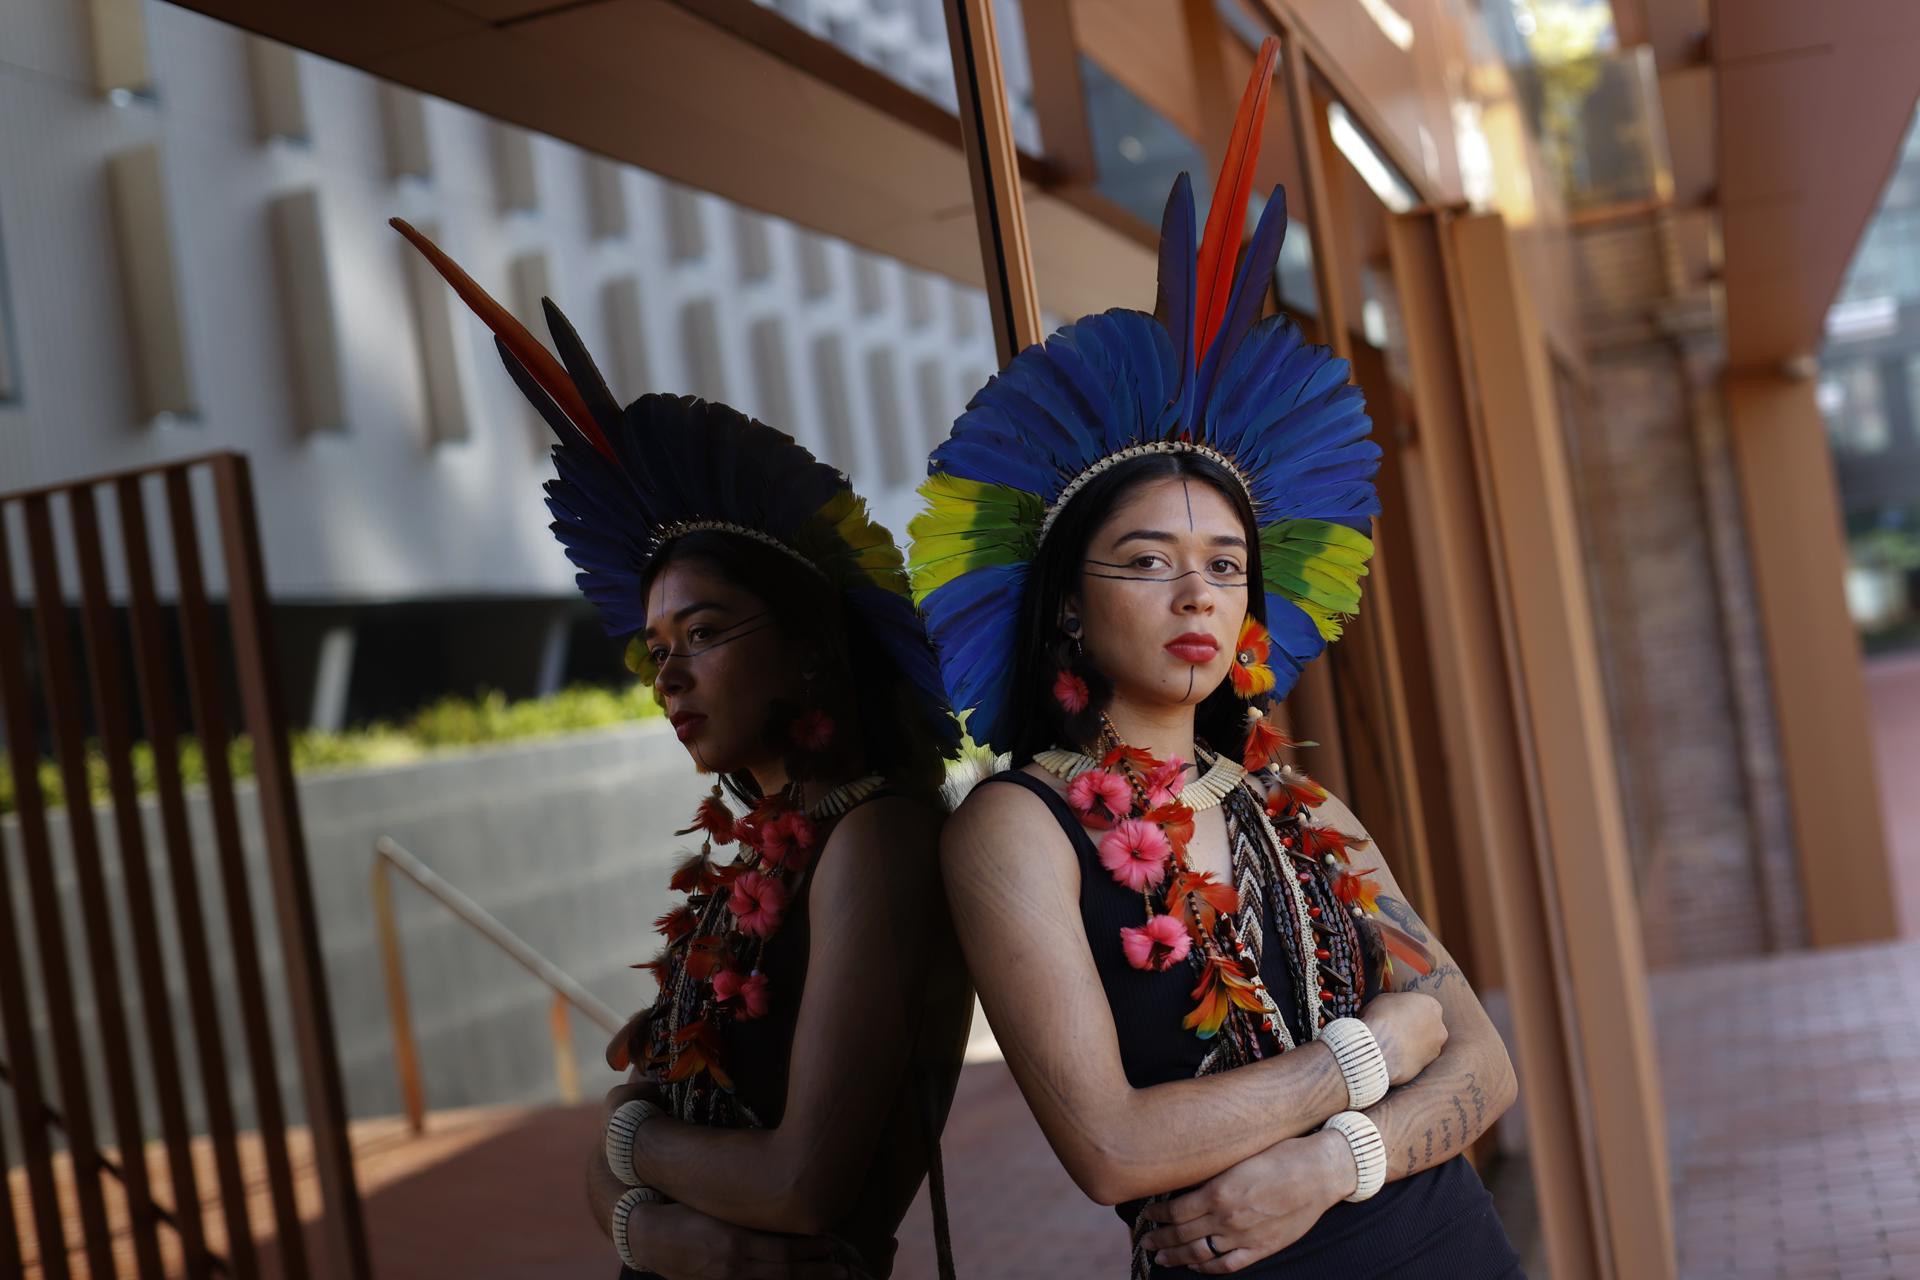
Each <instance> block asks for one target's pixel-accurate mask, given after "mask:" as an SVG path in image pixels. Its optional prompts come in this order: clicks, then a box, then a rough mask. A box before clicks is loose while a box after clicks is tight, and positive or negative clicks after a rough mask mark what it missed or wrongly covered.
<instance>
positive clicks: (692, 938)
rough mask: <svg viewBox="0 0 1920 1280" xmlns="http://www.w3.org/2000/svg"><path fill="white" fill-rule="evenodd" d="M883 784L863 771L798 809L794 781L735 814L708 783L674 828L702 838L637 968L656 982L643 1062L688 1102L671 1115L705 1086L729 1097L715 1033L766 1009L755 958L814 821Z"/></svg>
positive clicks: (797, 873) (779, 917)
mask: <svg viewBox="0 0 1920 1280" xmlns="http://www.w3.org/2000/svg"><path fill="white" fill-rule="evenodd" d="M884 784H885V779H883V778H881V777H880V776H879V775H877V774H876V775H869V776H867V777H864V778H860V779H858V780H857V781H854V782H849V783H847V784H845V785H844V786H840V787H836V788H834V789H833V790H832V791H830V792H828V793H827V794H826V795H824V796H822V797H820V798H819V799H818V800H816V801H814V802H813V803H812V804H811V805H807V806H805V807H802V806H801V805H800V804H799V803H798V801H797V796H798V793H799V784H798V783H795V784H793V785H790V786H788V787H786V788H785V789H783V790H781V791H779V792H776V793H774V794H773V795H769V796H765V797H763V798H762V799H761V800H760V801H759V802H758V803H757V804H755V805H754V806H753V808H752V809H751V810H750V811H748V812H747V813H746V814H745V815H744V816H741V817H738V818H736V817H735V816H734V815H733V813H732V812H731V811H730V810H729V809H728V808H727V806H726V803H725V801H724V800H723V799H722V797H721V791H720V788H719V787H718V786H716V787H714V789H713V791H712V792H711V793H710V794H709V795H708V796H707V797H706V798H705V799H703V800H701V802H700V805H699V808H697V809H696V810H695V811H694V815H693V822H692V824H691V825H690V826H687V827H685V828H683V829H681V830H680V831H677V832H675V834H676V835H691V834H693V833H694V832H696V831H697V832H699V833H701V844H700V849H699V851H698V852H697V853H694V854H692V855H690V856H689V857H688V858H687V859H686V860H685V861H683V862H682V863H681V864H680V865H679V866H678V867H676V868H675V869H674V873H673V877H672V879H671V880H670V881H669V884H670V886H671V887H672V888H673V889H675V890H676V891H679V892H682V893H685V894H686V895H687V900H686V901H685V902H684V903H682V904H681V905H679V906H677V907H675V908H673V909H672V910H671V911H668V912H666V913H665V914H664V915H662V916H661V917H660V918H659V919H657V920H655V921H654V922H653V923H654V928H655V929H656V930H658V931H659V933H660V934H662V935H663V936H664V937H665V938H666V947H665V949H664V950H662V951H661V952H660V954H659V955H657V956H655V957H654V958H653V959H652V960H650V961H648V962H647V963H646V964H644V965H638V966H635V967H636V968H645V969H649V970H651V971H652V972H653V975H654V977H655V979H656V980H658V982H659V983H660V998H659V1000H658V1001H657V1002H656V1003H655V1005H654V1014H655V1016H654V1018H653V1019H651V1020H650V1024H649V1034H648V1037H647V1045H646V1048H645V1051H644V1054H643V1055H642V1056H643V1057H644V1065H645V1066H646V1067H647V1069H648V1070H649V1071H652V1072H657V1073H658V1074H659V1075H660V1077H661V1078H662V1079H663V1080H664V1081H665V1082H666V1083H667V1085H668V1086H669V1089H670V1091H671V1090H672V1087H673V1086H675V1085H682V1086H683V1089H682V1090H681V1092H684V1093H685V1094H686V1095H687V1096H686V1097H682V1098H678V1099H674V1101H675V1102H676V1105H675V1107H674V1110H675V1112H676V1114H680V1115H682V1116H683V1117H684V1116H685V1115H687V1113H688V1112H689V1111H690V1110H691V1106H690V1104H691V1101H692V1095H693V1094H695V1093H698V1092H704V1091H706V1088H707V1086H715V1087H718V1088H719V1089H722V1090H725V1091H727V1092H728V1093H731V1091H732V1089H733V1078H732V1076H731V1075H730V1074H729V1073H728V1071H727V1069H726V1066H725V1064H724V1063H723V1062H722V1060H721V1059H722V1044H723V1039H722V1034H721V1033H722V1031H723V1030H724V1028H725V1027H726V1025H727V1024H728V1023H731V1022H747V1021H751V1020H753V1019H755V1018H759V1017H763V1016H764V1015H765V1014H766V1012H767V1009H768V1005H769V1003H770V997H771V993H770V990H769V985H768V980H767V975H766V974H765V973H764V972H762V970H761V967H760V962H761V958H762V956H763V955H764V953H765V951H766V947H767V943H768V942H769V940H771V939H772V937H773V936H774V934H775V933H776V932H778V930H779V928H780V925H781V923H782V921H783V919H784V918H785V915H786V910H787V905H788V903H789V902H790V901H791V900H792V898H793V897H794V895H795V894H797V893H798V891H799V888H800V885H801V883H802V882H803V881H804V879H805V876H806V874H807V872H808V870H809V869H810V866H811V863H812V859H813V856H814V854H815V853H816V852H817V850H818V846H819V843H820V839H821V831H822V827H821V820H822V819H828V820H830V819H832V818H835V817H837V816H839V815H840V814H842V813H845V812H846V811H847V810H848V809H850V808H852V807H853V806H854V805H855V804H858V803H859V802H860V801H861V800H864V799H866V798H867V797H868V796H870V795H872V794H873V793H874V792H875V791H877V790H879V789H880V787H881V786H883V785H884ZM736 842H737V843H738V844H739V846H740V851H739V854H738V856H737V857H735V858H734V860H733V861H732V862H729V863H726V864H724V865H720V864H716V863H715V861H714V855H713V851H714V846H716V845H721V846H724V845H728V844H734V843H736ZM662 1014H665V1015H666V1016H665V1017H662V1016H661V1015H662Z"/></svg>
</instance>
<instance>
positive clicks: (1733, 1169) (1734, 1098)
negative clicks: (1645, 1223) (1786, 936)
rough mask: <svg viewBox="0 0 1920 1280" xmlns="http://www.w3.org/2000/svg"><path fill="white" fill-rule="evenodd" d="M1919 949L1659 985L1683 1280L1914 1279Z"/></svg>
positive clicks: (1919, 1261)
mask: <svg viewBox="0 0 1920 1280" xmlns="http://www.w3.org/2000/svg"><path fill="white" fill-rule="evenodd" d="M1916 966H1920V942H1904V943H1898V944H1893V945H1889V946H1874V947H1861V948H1853V949H1848V950H1837V951H1823V952H1802V953H1798V954H1793V955H1788V956H1781V957H1774V958H1770V959H1761V960H1753V961H1742V962H1740V963H1737V964H1730V965H1724V966H1719V967H1715V968H1711V969H1703V970H1696V971H1694V972H1692V973H1687V974H1676V975H1665V976H1662V977H1661V978H1660V979H1658V980H1657V981H1656V982H1655V983H1654V1005H1655V1017H1656V1020H1657V1023H1658V1027H1659V1050H1660V1059H1661V1063H1662V1075H1663V1078H1664V1081H1665V1087H1666V1104H1667V1113H1668V1125H1669V1142H1670V1149H1671V1156H1672V1164H1673V1173H1674V1178H1673V1183H1674V1222H1675V1231H1676V1234H1677V1236H1678V1238H1679V1253H1680V1264H1681V1266H1680V1270H1681V1275H1682V1276H1683V1277H1687V1278H1688V1280H1692V1278H1695V1277H1698V1278H1700V1280H1706V1278H1708V1277H1723V1276H1739V1277H1743V1278H1746V1277H1756V1278H1757V1277H1778V1278H1780V1280H1787V1278H1789V1277H1793V1278H1798V1277H1815V1276H1818V1277H1840V1278H1843V1280H1911V1278H1912V1277H1915V1276H1920V991H1916V990H1915V988H1914V985H1913V982H1912V976H1913V974H1914V972H1915V968H1916Z"/></svg>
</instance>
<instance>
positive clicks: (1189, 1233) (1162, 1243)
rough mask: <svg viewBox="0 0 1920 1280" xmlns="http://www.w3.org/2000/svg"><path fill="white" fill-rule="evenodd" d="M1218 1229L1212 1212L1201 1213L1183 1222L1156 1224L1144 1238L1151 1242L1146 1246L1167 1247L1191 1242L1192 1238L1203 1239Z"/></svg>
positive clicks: (1219, 1227) (1215, 1232)
mask: <svg viewBox="0 0 1920 1280" xmlns="http://www.w3.org/2000/svg"><path fill="white" fill-rule="evenodd" d="M1219 1230H1221V1222H1219V1219H1215V1217H1213V1215H1212V1213H1202V1215H1200V1217H1194V1219H1187V1221H1185V1222H1169V1224H1165V1226H1156V1228H1154V1230H1152V1232H1148V1234H1146V1240H1150V1242H1152V1244H1150V1245H1148V1247H1158V1249H1169V1247H1173V1245H1177V1244H1192V1242H1194V1240H1204V1238H1206V1236H1210V1234H1217V1232H1219Z"/></svg>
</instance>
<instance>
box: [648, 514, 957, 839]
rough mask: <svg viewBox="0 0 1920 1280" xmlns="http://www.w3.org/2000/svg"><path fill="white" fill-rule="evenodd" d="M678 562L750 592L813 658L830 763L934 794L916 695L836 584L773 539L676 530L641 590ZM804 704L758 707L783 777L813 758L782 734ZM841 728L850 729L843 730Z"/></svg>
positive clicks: (749, 798)
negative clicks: (782, 760)
mask: <svg viewBox="0 0 1920 1280" xmlns="http://www.w3.org/2000/svg"><path fill="white" fill-rule="evenodd" d="M679 560H699V561H700V562H701V563H702V564H703V565H705V566H707V567H710V568H711V569H713V571H714V572H716V573H718V574H719V575H720V577H722V578H724V579H725V580H726V581H727V582H729V583H731V584H732V585H733V586H735V587H737V588H739V589H740V590H742V591H745V592H748V593H749V594H751V595H753V596H755V597H756V598H758V599H759V600H760V601H761V602H762V603H764V604H765V605H766V607H767V612H768V613H769V614H770V615H771V616H772V621H773V625H774V627H775V628H776V629H777V630H778V632H779V634H780V641H781V643H782V644H783V645H785V646H787V648H788V649H789V650H791V651H793V652H800V653H810V654H812V655H813V656H814V657H815V660H816V661H817V662H818V664H819V665H818V669H817V675H816V677H815V693H816V696H817V697H818V699H819V701H820V703H821V707H820V709H822V710H825V711H826V712H827V713H828V714H829V715H831V716H832V717H833V718H834V720H835V722H836V724H837V725H838V726H839V732H837V733H836V734H835V739H836V740H835V742H834V744H833V746H832V747H831V748H830V749H829V758H830V759H831V760H832V762H833V763H834V764H836V765H841V766H844V767H845V768H846V769H848V770H850V771H851V773H852V774H856V775H857V774H868V773H878V774H881V775H883V776H884V777H885V778H886V779H887V781H888V782H889V783H891V784H892V785H893V786H894V787H895V788H896V789H898V790H900V791H902V792H905V793H907V794H910V795H915V796H919V797H921V798H926V799H933V798H937V796H938V794H939V790H940V785H941V783H942V781H943V780H944V779H945V776H946V766H945V763H944V762H943V761H942V759H941V757H940V749H939V746H938V744H937V743H936V742H935V741H934V739H933V737H932V735H931V734H930V733H929V732H928V731H927V730H926V729H925V728H924V726H925V725H926V723H927V713H926V710H925V708H924V706H923V705H922V703H923V699H922V697H921V695H920V693H919V691H918V690H916V689H915V688H914V687H913V686H912V684H911V683H910V682H909V681H908V680H907V679H906V678H905V677H904V676H903V675H902V674H901V673H900V669H899V667H898V666H897V665H896V664H895V663H894V662H893V660H892V659H891V658H890V657H889V656H888V655H887V652H886V650H885V649H884V648H883V647H882V645H881V644H880V642H879V640H878V639H877V638H876V637H875V636H874V635H873V634H872V633H871V631H870V630H869V629H868V628H867V627H865V626H864V625H861V624H860V622H859V620H858V619H857V618H852V617H850V616H849V614H848V610H847V608H846V605H845V602H844V601H843V599H842V598H841V595H840V593H839V592H838V591H836V590H834V589H833V588H831V587H829V586H828V585H827V583H826V582H825V581H823V580H822V579H821V577H820V576H819V575H818V574H817V573H813V572H811V571H809V570H807V569H805V568H802V567H801V566H800V565H799V564H797V563H795V562H794V559H793V557H792V556H790V555H788V554H787V553H786V552H784V551H782V550H780V549H778V548H777V547H770V546H767V545H765V544H763V543H761V542H759V541H757V540H755V539H752V538H746V537H742V536H740V535H739V534H733V533H727V532H725V531H723V530H714V529H704V530H700V531H697V532H694V533H689V534H685V535H683V536H681V537H679V538H676V539H674V540H673V541H672V542H671V543H669V544H668V545H667V547H666V548H665V550H663V551H662V552H661V553H660V554H659V555H658V556H656V557H655V558H654V559H653V562H652V563H651V564H649V565H648V566H647V571H646V573H645V574H644V575H643V577H642V580H641V586H640V589H641V591H642V592H643V593H644V592H651V591H652V589H653V583H654V580H655V579H656V578H658V577H659V576H660V573H661V571H662V570H664V569H665V568H666V567H667V566H668V565H669V564H672V563H674V562H675V561H679ZM807 709H808V708H804V707H798V706H794V705H790V704H786V703H783V702H776V703H774V704H773V705H771V706H769V707H768V708H767V723H766V726H765V728H764V730H763V732H764V733H765V735H766V740H767V743H768V745H769V747H770V748H771V749H773V750H774V751H775V752H777V753H780V754H784V755H785V756H786V757H787V764H788V773H789V776H790V777H795V778H799V777H802V776H804V768H803V766H805V765H807V764H816V765H817V764H818V761H817V760H806V759H803V758H802V757H801V756H800V755H799V754H798V753H797V752H796V751H795V749H794V748H793V747H792V745H791V739H790V736H789V730H790V729H791V728H792V725H793V722H794V719H795V717H796V716H797V715H798V714H799V713H800V712H802V711H805V710H807ZM849 721H851V724H849ZM848 728H852V729H853V730H854V731H855V732H853V733H848V732H847V729H848ZM721 781H722V783H724V784H725V786H726V788H727V790H728V791H729V792H730V793H732V795H733V796H734V798H735V799H737V800H739V801H741V802H742V803H744V804H752V803H753V802H754V801H756V800H758V799H759V798H760V788H759V785H758V784H757V783H756V782H755V781H754V778H753V775H752V774H750V773H746V772H744V771H741V772H738V773H730V774H726V775H724V776H723V777H722V778H721Z"/></svg>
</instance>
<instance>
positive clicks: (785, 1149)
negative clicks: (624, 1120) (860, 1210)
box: [633, 1116, 857, 1235]
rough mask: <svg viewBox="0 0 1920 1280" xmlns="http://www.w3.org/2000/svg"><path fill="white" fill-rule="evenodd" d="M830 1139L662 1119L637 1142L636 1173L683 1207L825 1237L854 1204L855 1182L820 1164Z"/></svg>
mask: <svg viewBox="0 0 1920 1280" xmlns="http://www.w3.org/2000/svg"><path fill="white" fill-rule="evenodd" d="M822 1146H823V1144H821V1143H817V1142H807V1141H804V1140H801V1139H799V1138H798V1137H797V1136H796V1135H794V1134H792V1133H783V1132H782V1130H780V1129H712V1128H708V1127H706V1126H704V1125H692V1124H684V1123H682V1122H681V1121H678V1120H675V1119H672V1118H671V1117H668V1116H658V1117H655V1118H654V1119H652V1120H649V1121H647V1122H646V1123H645V1124H643V1125H641V1126H640V1130H639V1132H638V1133H637V1134H636V1135H635V1137H634V1142H633V1166H634V1173H635V1174H636V1175H637V1176H638V1177H639V1178H640V1180H641V1181H642V1182H644V1183H646V1184H647V1185H648V1186H650V1187H655V1188H657V1189H659V1190H660V1191H662V1192H664V1193H665V1194H667V1195H669V1196H671V1197H672V1198H673V1199H675V1200H677V1201H679V1202H680V1203H681V1204H684V1205H687V1206H688V1207H689V1208H693V1209H697V1210H699V1211H700V1212H701V1213H704V1214H707V1215H708V1216H709V1217H714V1218H719V1219H720V1220H722V1221H723V1222H731V1223H733V1224H734V1225H736V1226H741V1227H751V1228H753V1229H754V1230H757V1231H780V1232H787V1233H790V1234H795V1235H818V1234H820V1233H822V1232H825V1231H828V1230H830V1229H831V1228H832V1226H833V1225H834V1223H835V1222H837V1221H838V1220H839V1218H840V1217H841V1216H842V1215H843V1214H844V1213H845V1211H846V1210H847V1208H848V1207H849V1206H850V1205H851V1203H852V1200H853V1198H854V1196H855V1194H856V1191H857V1188H855V1187H853V1186H848V1185H834V1184H835V1183H847V1182H849V1181H851V1180H849V1179H846V1178H839V1177H834V1176H830V1175H828V1174H827V1173H826V1172H825V1171H824V1170H821V1169H818V1168H816V1162H815V1161H814V1160H813V1159H812V1156H811V1153H812V1152H817V1151H819V1150H820V1149H821V1148H822Z"/></svg>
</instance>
